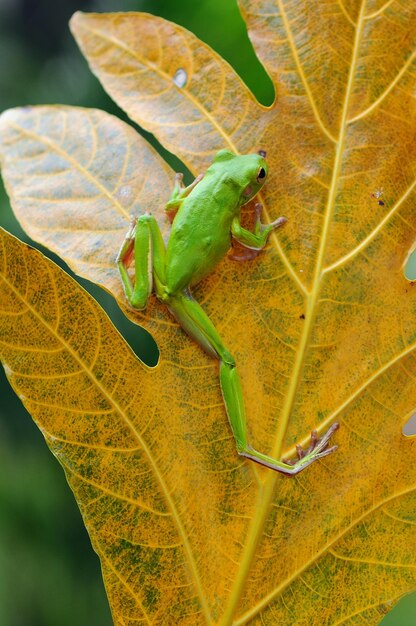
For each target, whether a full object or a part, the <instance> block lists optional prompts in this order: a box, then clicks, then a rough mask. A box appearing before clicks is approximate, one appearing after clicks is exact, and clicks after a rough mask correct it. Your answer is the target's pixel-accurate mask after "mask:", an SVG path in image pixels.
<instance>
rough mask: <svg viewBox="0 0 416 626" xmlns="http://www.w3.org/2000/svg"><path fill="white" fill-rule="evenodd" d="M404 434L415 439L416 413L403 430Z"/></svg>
mask: <svg viewBox="0 0 416 626" xmlns="http://www.w3.org/2000/svg"><path fill="white" fill-rule="evenodd" d="M402 433H403V435H404V436H405V437H414V436H415V435H416V413H413V415H412V416H411V417H410V419H408V420H407V422H406V423H405V424H404V426H403V428H402Z"/></svg>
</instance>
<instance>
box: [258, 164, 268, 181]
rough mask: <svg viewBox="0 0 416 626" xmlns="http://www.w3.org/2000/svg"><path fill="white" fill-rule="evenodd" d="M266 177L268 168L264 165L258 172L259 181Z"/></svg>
mask: <svg viewBox="0 0 416 626" xmlns="http://www.w3.org/2000/svg"><path fill="white" fill-rule="evenodd" d="M265 178H266V170H265V169H264V167H261V168H260V170H259V173H258V174H257V182H258V183H259V182H260V181H261V180H264V179H265Z"/></svg>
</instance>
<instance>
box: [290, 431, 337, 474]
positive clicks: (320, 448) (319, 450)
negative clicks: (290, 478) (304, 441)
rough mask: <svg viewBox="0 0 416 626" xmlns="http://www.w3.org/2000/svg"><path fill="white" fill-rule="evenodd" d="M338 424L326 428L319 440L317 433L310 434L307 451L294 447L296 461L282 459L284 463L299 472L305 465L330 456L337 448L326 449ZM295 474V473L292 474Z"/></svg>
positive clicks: (298, 446)
mask: <svg viewBox="0 0 416 626" xmlns="http://www.w3.org/2000/svg"><path fill="white" fill-rule="evenodd" d="M338 428H339V424H338V422H335V423H334V424H332V426H330V427H329V428H328V430H327V431H326V433H325V434H324V435H323V437H321V438H320V439H319V437H318V433H317V431H316V430H313V431H312V432H311V441H310V444H309V447H308V449H307V450H303V448H302V446H300V445H297V446H296V452H297V455H298V459H297V461H294V460H291V459H282V461H283V462H284V463H287V465H291V466H292V467H293V469H297V468H298V471H300V470H301V469H303V468H304V467H306V466H307V465H310V464H311V463H313V462H314V461H316V460H317V459H322V458H323V457H324V456H327V455H328V454H332V452H335V450H336V449H337V448H338V446H331V447H330V448H328V444H329V440H330V439H331V437H332V435H333V434H334V432H335V431H336V430H338ZM294 473H296V472H294Z"/></svg>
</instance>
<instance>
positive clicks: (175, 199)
mask: <svg viewBox="0 0 416 626" xmlns="http://www.w3.org/2000/svg"><path fill="white" fill-rule="evenodd" d="M203 177H204V175H203V174H199V175H198V176H197V177H196V178H195V180H193V181H192V183H191V184H190V185H188V186H187V187H185V186H184V184H183V174H180V173H178V174H176V175H175V184H174V186H173V191H172V195H171V197H170V198H169V200H168V201H167V203H166V206H165V212H166V215H167V218H168V220H169V221H170V223H171V224H172V222H173V220H174V219H175V215H176V213H177V212H178V209H179V207H180V206H181V203H182V201H183V199H184V198H186V197H187V196H189V194H190V193H191V191H192V189H194V187H195V186H196V185H197V184H198V183H199V181H200V180H202V178H203Z"/></svg>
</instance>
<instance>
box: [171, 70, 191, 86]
mask: <svg viewBox="0 0 416 626" xmlns="http://www.w3.org/2000/svg"><path fill="white" fill-rule="evenodd" d="M187 80H188V74H187V73H186V72H185V70H184V69H182V68H181V67H180V68H179V69H178V70H176V72H175V75H174V77H173V82H174V83H175V85H176V86H177V87H179V88H180V89H182V87H185V85H186V82H187Z"/></svg>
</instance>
